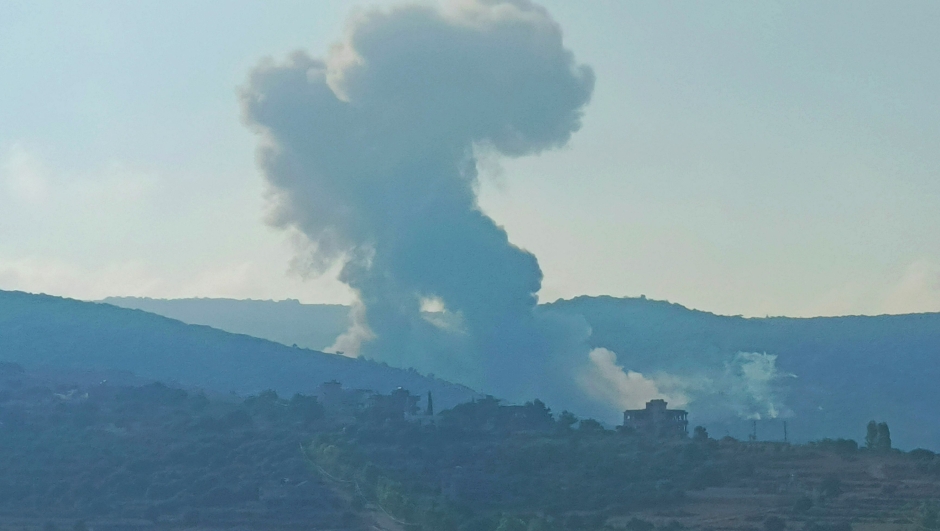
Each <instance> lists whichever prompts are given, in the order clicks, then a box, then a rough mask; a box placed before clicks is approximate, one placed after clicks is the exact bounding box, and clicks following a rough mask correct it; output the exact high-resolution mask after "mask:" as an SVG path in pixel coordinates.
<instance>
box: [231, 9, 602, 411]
mask: <svg viewBox="0 0 940 531" xmlns="http://www.w3.org/2000/svg"><path fill="white" fill-rule="evenodd" d="M593 85H594V75H593V72H592V71H591V69H590V68H589V67H587V66H584V65H580V64H578V63H577V62H576V60H575V58H574V56H573V54H572V53H571V52H570V51H569V50H567V49H566V48H565V47H564V45H563V43H562V33H561V30H560V28H559V27H558V25H557V24H556V23H555V22H554V21H553V20H552V19H551V17H550V16H549V15H548V13H547V12H546V11H545V10H544V9H542V8H541V7H539V6H536V5H534V4H532V3H530V2H527V1H525V0H518V1H506V2H499V1H484V0H480V1H470V2H461V3H457V4H453V5H449V6H447V7H445V8H435V7H431V6H427V5H407V4H406V5H402V6H399V7H396V8H393V9H390V10H386V11H378V10H376V11H369V12H365V13H362V14H360V15H359V16H357V17H355V18H353V19H352V21H351V22H350V24H349V27H348V28H347V34H346V37H345V39H344V40H343V42H342V43H340V44H338V45H337V46H335V47H334V48H333V49H331V50H330V52H329V53H328V54H327V56H326V58H325V59H317V58H314V57H311V56H310V55H308V54H307V53H305V52H296V53H294V54H293V55H291V56H290V57H289V58H288V59H287V60H286V61H284V62H274V61H267V62H264V63H263V64H261V65H259V66H258V67H257V68H256V69H255V70H254V71H253V72H252V74H251V76H250V79H249V81H248V83H247V86H246V87H244V90H243V94H242V104H243V112H244V117H245V120H246V122H247V123H248V124H249V126H251V127H252V128H254V129H255V130H256V131H257V132H258V133H259V134H260V136H261V138H262V144H261V148H260V154H259V159H260V165H261V167H262V169H263V172H264V175H265V177H266V179H267V180H268V183H269V185H270V193H271V199H272V200H273V204H274V209H273V212H272V218H271V221H272V223H273V224H274V225H276V226H280V227H288V228H296V229H299V231H300V232H302V233H303V234H304V235H305V236H306V237H307V239H308V241H309V243H310V249H309V252H310V255H309V257H308V258H309V259H310V263H311V264H312V265H311V267H325V266H328V265H329V264H333V263H335V262H336V261H341V262H342V263H343V268H342V273H341V279H342V280H343V281H344V282H345V283H347V284H348V285H349V286H351V287H352V288H353V289H354V290H355V291H356V293H357V294H358V297H359V302H360V303H361V307H360V311H359V312H358V317H357V323H356V325H355V326H353V327H352V328H351V329H350V332H349V333H347V334H346V335H344V336H343V337H342V338H341V339H340V341H339V342H338V343H337V345H336V346H335V348H336V350H340V351H344V352H346V353H358V354H360V355H367V356H369V357H373V358H377V359H381V360H386V361H388V362H390V363H394V364H398V365H410V366H414V367H416V368H418V369H420V370H423V371H428V372H434V373H436V374H438V375H440V376H443V377H446V378H452V379H455V380H458V381H461V382H464V383H467V384H470V385H474V386H477V387H478V388H479V389H482V390H485V391H489V392H493V393H498V394H500V395H501V396H505V397H507V398H511V399H515V398H527V397H528V398H531V397H532V396H536V393H538V392H539V391H540V390H542V389H543V388H544V387H545V386H552V387H553V388H556V389H557V385H558V384H559V382H567V384H563V386H564V385H568V386H569V387H571V391H570V392H569V394H571V395H574V394H577V393H574V392H573V390H574V387H575V386H576V384H575V381H574V378H572V377H571V375H570V374H567V375H566V376H565V377H562V375H564V374H565V373H566V372H567V371H568V370H569V369H570V368H571V366H572V364H574V365H577V364H584V363H587V352H588V348H587V347H586V344H585V343H584V341H583V340H584V338H585V337H587V335H588V333H589V331H588V329H587V327H586V326H585V325H584V324H583V323H581V322H578V321H577V320H573V321H572V320H566V321H562V320H561V318H560V317H559V318H555V319H552V318H550V317H549V316H545V315H536V313H535V305H536V302H537V299H536V293H537V292H538V291H539V289H540V287H541V280H542V272H541V270H540V268H539V265H538V261H537V260H536V258H535V256H533V255H532V254H531V253H529V252H527V251H525V250H523V249H520V248H519V247H517V246H515V245H513V244H512V243H510V242H509V239H508V237H507V234H506V232H505V230H503V228H502V227H500V226H498V225H497V224H496V223H495V222H494V221H493V220H492V219H491V218H489V217H488V216H487V215H486V214H484V213H483V212H481V210H480V209H479V208H478V205H477V197H476V191H475V187H476V184H477V168H476V160H475V155H474V150H475V149H478V148H480V147H485V148H486V149H490V150H495V151H496V152H498V153H500V154H502V155H504V156H510V157H519V156H524V155H531V154H536V153H539V152H541V151H544V150H547V149H552V148H556V147H559V146H563V145H564V144H565V143H566V142H567V141H568V139H569V138H570V136H571V135H572V134H573V133H574V132H576V131H577V130H578V129H579V128H580V126H581V115H582V112H583V109H584V106H585V105H586V104H587V103H588V101H589V99H590V97H591V92H592V89H593ZM553 394H554V395H555V396H558V393H553Z"/></svg>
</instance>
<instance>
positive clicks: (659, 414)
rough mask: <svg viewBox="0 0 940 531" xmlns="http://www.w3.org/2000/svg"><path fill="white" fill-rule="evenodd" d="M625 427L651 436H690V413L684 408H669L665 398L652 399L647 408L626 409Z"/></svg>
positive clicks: (624, 415)
mask: <svg viewBox="0 0 940 531" xmlns="http://www.w3.org/2000/svg"><path fill="white" fill-rule="evenodd" d="M623 427H624V429H626V430H628V431H632V432H635V433H638V434H640V435H647V436H650V437H688V435H689V413H688V412H687V411H685V410H684V409H667V408H666V401H665V400H662V399H656V400H650V401H649V402H647V403H646V409H628V410H626V411H624V412H623Z"/></svg>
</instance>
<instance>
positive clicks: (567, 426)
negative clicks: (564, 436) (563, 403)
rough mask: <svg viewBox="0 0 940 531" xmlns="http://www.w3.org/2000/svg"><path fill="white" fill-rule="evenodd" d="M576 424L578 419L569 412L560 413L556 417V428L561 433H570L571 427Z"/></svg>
mask: <svg viewBox="0 0 940 531" xmlns="http://www.w3.org/2000/svg"><path fill="white" fill-rule="evenodd" d="M577 423H578V417H576V416H574V413H572V412H570V411H562V412H561V414H560V415H558V428H559V429H560V430H561V431H571V427H572V426H574V425H575V424H577Z"/></svg>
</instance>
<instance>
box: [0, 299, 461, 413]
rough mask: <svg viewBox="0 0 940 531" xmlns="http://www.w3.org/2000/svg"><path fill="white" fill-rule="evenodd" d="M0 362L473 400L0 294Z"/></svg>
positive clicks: (397, 376) (400, 377)
mask: <svg viewBox="0 0 940 531" xmlns="http://www.w3.org/2000/svg"><path fill="white" fill-rule="evenodd" d="M0 361H7V362H17V363H20V364H22V365H24V366H26V367H35V366H48V367H71V368H78V369H96V370H120V371H127V372H131V373H133V374H136V375H138V376H140V377H143V378H149V379H154V380H160V381H167V382H176V383H178V384H179V385H182V386H184V387H196V388H203V389H207V390H212V391H216V392H221V393H229V392H236V393H238V394H241V395H246V394H250V393H257V392H259V391H261V390H264V389H274V390H276V391H277V392H279V393H282V394H285V395H292V394H294V393H298V392H300V393H310V392H312V391H313V390H314V389H315V388H316V387H317V386H318V385H319V384H321V383H323V382H325V381H329V380H338V381H340V382H342V383H343V384H344V385H346V386H348V387H354V388H363V389H371V390H375V391H380V392H389V391H391V390H393V389H395V388H396V387H399V386H401V387H405V388H408V389H412V390H413V391H414V392H417V393H424V392H427V391H433V392H434V394H435V396H437V397H438V401H439V402H440V404H441V406H445V407H446V406H447V405H453V404H457V403H460V402H464V401H467V400H470V399H471V398H472V397H474V396H475V394H474V393H473V391H471V390H470V389H467V388H465V387H462V386H459V385H454V384H450V383H448V382H444V381H442V380H437V379H434V378H428V377H425V376H422V375H420V374H418V373H416V372H414V371H409V370H404V369H396V368H391V367H388V366H386V365H383V364H379V363H375V362H370V361H366V360H359V359H350V358H346V357H343V356H338V355H332V354H324V353H322V352H316V351H312V350H306V349H301V348H292V347H287V346H284V345H281V344H278V343H274V342H271V341H267V340H263V339H258V338H254V337H249V336H246V335H238V334H231V333H228V332H223V331H221V330H216V329H214V328H210V327H207V326H196V325H188V324H185V323H182V322H180V321H176V320H173V319H168V318H165V317H161V316H158V315H154V314H152V313H147V312H143V311H138V310H129V309H125V308H118V307H116V306H112V305H109V304H99V303H91V302H82V301H77V300H72V299H64V298H60V297H52V296H47V295H32V294H27V293H22V292H10V291H0Z"/></svg>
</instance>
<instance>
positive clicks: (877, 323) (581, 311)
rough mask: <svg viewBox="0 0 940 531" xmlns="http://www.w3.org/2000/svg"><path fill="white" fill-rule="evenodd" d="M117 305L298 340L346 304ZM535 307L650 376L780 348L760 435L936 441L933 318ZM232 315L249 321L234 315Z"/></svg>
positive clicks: (731, 424) (729, 424) (747, 424)
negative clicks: (572, 324)
mask: <svg viewBox="0 0 940 531" xmlns="http://www.w3.org/2000/svg"><path fill="white" fill-rule="evenodd" d="M119 302H120V303H121V304H129V305H138V306H140V307H146V308H148V309H150V310H152V311H155V312H157V313H159V312H165V313H166V314H167V315H173V316H180V317H184V314H187V312H191V314H188V315H185V317H186V318H187V319H190V320H191V322H205V323H216V324H217V325H218V326H219V327H220V328H223V329H226V330H229V331H231V332H239V333H255V332H256V333H258V335H259V336H261V337H265V338H268V339H272V340H277V338H278V337H286V338H299V337H302V336H303V334H305V333H308V332H309V331H310V330H316V331H317V333H324V334H326V332H327V331H328V330H330V329H331V327H332V334H333V335H334V336H333V337H328V336H329V334H327V335H326V336H323V338H321V340H320V341H321V342H331V341H332V339H333V338H334V337H335V335H338V334H340V333H341V332H342V326H341V322H344V321H342V320H341V319H340V317H339V315H341V314H342V312H343V311H345V309H344V308H343V307H334V306H328V307H320V306H317V305H306V304H300V303H297V302H296V301H284V302H265V303H263V304H259V303H258V301H236V300H223V301H218V302H213V301H210V300H197V301H186V300H182V301H174V300H167V301H151V300H147V299H125V300H121V301H119ZM273 308H276V309H277V310H271V309H273ZM540 308H541V310H542V311H557V312H563V313H566V314H569V315H571V314H573V315H581V316H583V317H584V319H585V320H586V322H587V323H588V324H589V325H590V327H591V330H592V335H591V338H590V341H591V343H592V346H595V347H605V348H608V349H610V350H612V351H614V352H616V353H617V361H618V363H619V364H621V365H623V366H624V368H625V369H627V370H633V371H637V372H641V373H643V374H645V375H655V374H658V373H669V374H679V375H682V376H683V377H686V378H691V376H692V375H699V376H703V375H708V374H711V375H712V376H714V374H715V373H716V372H719V373H720V372H722V371H725V370H726V366H727V364H728V363H729V360H732V359H733V357H734V356H735V355H736V354H737V353H738V352H758V353H766V354H768V355H771V356H776V370H777V373H778V375H782V376H783V377H782V378H781V379H779V381H774V382H768V383H769V384H772V385H773V387H774V388H773V391H774V392H775V393H777V394H778V395H779V396H774V397H773V398H774V399H776V400H779V402H780V403H779V404H775V406H779V408H780V411H779V418H778V419H768V418H767V416H766V415H764V416H763V417H762V419H761V420H760V421H759V423H758V426H757V427H758V435H759V436H760V437H761V438H774V439H782V438H783V425H782V422H783V419H784V418H786V420H787V422H788V427H789V436H790V437H791V439H793V440H802V441H805V440H810V439H813V438H818V437H823V436H827V435H835V436H842V437H854V436H855V435H856V431H857V426H858V425H860V423H864V422H867V420H869V419H871V418H877V419H883V420H888V421H891V422H892V423H893V425H894V426H895V438H896V441H897V444H899V445H901V446H902V447H907V448H913V447H916V446H930V447H940V424H938V423H937V422H936V419H937V418H938V417H937V415H938V413H937V412H936V410H935V409H934V408H933V407H932V406H931V405H932V404H936V403H938V402H940V391H937V389H940V386H938V385H936V382H938V381H940V314H912V315H883V316H875V317H820V318H812V319H792V318H786V317H770V318H743V317H735V316H723V315H715V314H712V313H708V312H703V311H697V310H690V309H688V308H685V307H683V306H681V305H678V304H671V303H668V302H663V301H654V300H649V299H645V298H614V297H578V298H575V299H572V300H559V301H556V302H554V303H551V304H544V305H542V306H540ZM262 310H263V311H265V312H266V311H269V310H271V311H272V312H273V313H272V315H277V316H279V318H278V322H277V323H273V322H271V321H270V320H266V318H265V317H264V316H263V315H262V314H263V312H262ZM316 312H326V313H328V314H329V313H330V312H333V313H332V314H330V315H332V317H328V318H325V319H324V320H322V321H320V320H317V319H315V318H314V316H315V315H316ZM234 315H240V316H243V317H244V319H242V320H241V321H239V320H237V319H233V318H231V316H234ZM288 315H290V316H292V317H289V318H288V317H286V316H288ZM240 319H241V318H240ZM239 323H242V324H239ZM249 323H254V324H252V326H253V327H254V328H249V326H248V325H249ZM226 327H230V328H226ZM700 380H701V378H700ZM697 383H701V382H700V381H699V382H697ZM716 385H718V384H716ZM719 391H720V390H719ZM762 391H764V390H763V389H757V390H751V393H752V394H753V393H754V392H758V393H759V392H762ZM546 399H548V397H546ZM549 405H551V404H549ZM707 406H709V404H705V403H703V402H701V401H699V402H698V403H695V402H693V403H691V404H689V406H688V408H689V409H690V411H691V412H692V416H693V419H694V418H696V416H697V417H698V420H699V421H700V422H702V423H707V424H708V425H709V426H710V427H712V429H713V430H714V431H715V432H716V433H718V432H721V433H722V434H724V433H728V434H731V435H735V436H737V437H746V436H747V434H748V433H750V432H751V430H752V429H753V425H752V423H751V421H750V420H747V419H744V418H737V420H734V419H735V418H736V417H732V418H730V419H728V418H726V419H725V420H718V419H715V418H708V417H707V416H706V415H705V409H706V407H707ZM743 416H745V417H746V416H747V415H746V414H745V415H743Z"/></svg>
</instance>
